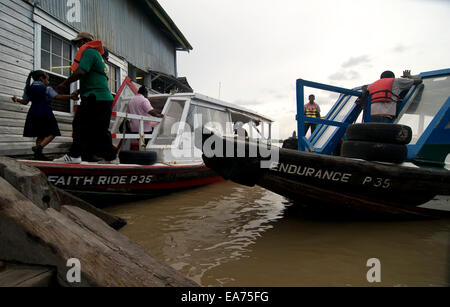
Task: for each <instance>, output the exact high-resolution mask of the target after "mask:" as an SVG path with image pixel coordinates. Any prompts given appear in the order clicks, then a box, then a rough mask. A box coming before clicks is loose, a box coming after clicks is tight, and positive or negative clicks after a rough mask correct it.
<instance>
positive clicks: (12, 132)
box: [0, 120, 72, 140]
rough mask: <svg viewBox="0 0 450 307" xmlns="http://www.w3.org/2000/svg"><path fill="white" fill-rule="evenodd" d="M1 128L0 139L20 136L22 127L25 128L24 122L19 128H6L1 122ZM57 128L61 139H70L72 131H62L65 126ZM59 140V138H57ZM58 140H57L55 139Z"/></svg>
mask: <svg viewBox="0 0 450 307" xmlns="http://www.w3.org/2000/svg"><path fill="white" fill-rule="evenodd" d="M0 124H1V126H0V137H2V136H4V137H6V136H10V137H13V136H22V135H23V127H24V126H25V122H22V123H21V125H20V126H16V127H13V126H7V125H6V124H5V123H4V122H3V120H2V121H1V122H0ZM58 126H59V130H60V132H61V137H68V138H72V129H66V130H64V129H62V127H64V128H68V126H67V125H64V126H63V125H58ZM58 138H60V137H58ZM57 140H59V139H57Z"/></svg>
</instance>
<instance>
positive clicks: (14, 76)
mask: <svg viewBox="0 0 450 307" xmlns="http://www.w3.org/2000/svg"><path fill="white" fill-rule="evenodd" d="M1 47H2V46H0V49H1ZM27 77H28V75H24V74H21V73H17V72H13V71H7V70H0V79H9V80H13V81H17V82H21V83H22V84H23V87H25V81H27ZM2 100H3V98H1V97H0V101H2ZM7 100H9V99H7Z"/></svg>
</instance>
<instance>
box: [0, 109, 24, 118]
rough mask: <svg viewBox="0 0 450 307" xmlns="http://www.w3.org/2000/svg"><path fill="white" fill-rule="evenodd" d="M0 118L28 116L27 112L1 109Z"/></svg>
mask: <svg viewBox="0 0 450 307" xmlns="http://www.w3.org/2000/svg"><path fill="white" fill-rule="evenodd" d="M0 118H9V119H23V120H24V119H26V118H27V114H26V113H18V112H10V111H3V110H0Z"/></svg>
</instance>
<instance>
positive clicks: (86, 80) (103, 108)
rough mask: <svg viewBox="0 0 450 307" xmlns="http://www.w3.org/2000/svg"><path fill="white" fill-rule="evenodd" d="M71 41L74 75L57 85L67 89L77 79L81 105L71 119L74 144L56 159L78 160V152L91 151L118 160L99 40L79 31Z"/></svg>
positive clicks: (110, 102)
mask: <svg viewBox="0 0 450 307" xmlns="http://www.w3.org/2000/svg"><path fill="white" fill-rule="evenodd" d="M72 42H73V43H74V44H75V45H76V46H77V47H78V48H79V50H78V52H77V54H76V56H75V60H74V63H73V66H72V71H73V74H72V75H71V76H70V77H69V78H68V79H67V80H66V81H64V82H63V83H61V84H60V85H59V86H58V89H66V88H68V87H69V86H70V84H71V83H73V82H76V81H78V80H80V96H81V105H80V106H79V108H78V109H77V113H76V114H75V118H74V121H73V124H72V125H73V143H72V146H71V148H70V151H69V154H68V155H65V156H64V157H62V158H61V159H57V160H55V161H56V162H63V163H76V164H78V163H81V155H82V154H83V153H86V152H94V153H96V154H97V155H98V156H99V157H101V158H103V159H104V161H105V163H118V159H117V152H116V151H115V150H114V148H113V146H112V138H111V133H110V131H109V125H110V120H111V113H112V102H113V96H112V95H111V92H110V90H109V85H108V76H107V68H106V65H105V62H104V60H103V59H102V55H103V54H104V49H103V45H102V42H101V41H94V37H93V36H92V35H91V34H89V33H86V32H81V33H80V34H78V36H77V37H76V38H74V39H73V40H72Z"/></svg>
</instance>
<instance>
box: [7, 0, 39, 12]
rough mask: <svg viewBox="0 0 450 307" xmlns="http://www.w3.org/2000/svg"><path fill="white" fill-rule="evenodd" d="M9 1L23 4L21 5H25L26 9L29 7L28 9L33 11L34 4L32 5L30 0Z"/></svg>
mask: <svg viewBox="0 0 450 307" xmlns="http://www.w3.org/2000/svg"><path fill="white" fill-rule="evenodd" d="M9 1H12V2H14V3H15V4H17V5H19V6H21V7H23V8H24V9H27V10H29V11H32V10H33V7H32V5H31V4H30V3H28V2H29V0H9Z"/></svg>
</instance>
